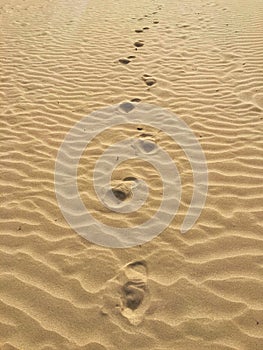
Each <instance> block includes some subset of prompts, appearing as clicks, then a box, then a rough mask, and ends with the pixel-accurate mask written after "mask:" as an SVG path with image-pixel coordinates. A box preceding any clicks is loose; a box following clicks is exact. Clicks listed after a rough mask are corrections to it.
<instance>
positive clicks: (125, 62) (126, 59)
mask: <svg viewBox="0 0 263 350" xmlns="http://www.w3.org/2000/svg"><path fill="white" fill-rule="evenodd" d="M134 58H136V56H134V55H131V56H128V57H127V58H120V59H119V62H120V63H122V64H129V63H130V62H131V60H132V59H134Z"/></svg>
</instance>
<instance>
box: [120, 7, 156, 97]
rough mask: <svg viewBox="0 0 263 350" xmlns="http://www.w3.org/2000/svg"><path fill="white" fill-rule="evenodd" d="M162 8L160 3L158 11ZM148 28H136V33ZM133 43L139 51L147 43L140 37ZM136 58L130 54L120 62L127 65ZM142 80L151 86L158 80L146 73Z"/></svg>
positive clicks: (154, 21) (146, 16)
mask: <svg viewBox="0 0 263 350" xmlns="http://www.w3.org/2000/svg"><path fill="white" fill-rule="evenodd" d="M161 9H162V5H159V6H158V11H159V10H161ZM158 11H154V12H152V13H151V14H150V15H148V14H147V15H144V17H141V18H138V21H142V20H143V19H144V18H149V17H151V16H152V15H156V14H157V13H158ZM133 19H136V18H135V17H133ZM158 23H159V21H158V20H153V21H152V24H154V25H157V24H158ZM148 30H150V27H147V26H145V27H143V28H141V29H135V33H138V34H142V33H144V32H145V31H148ZM133 45H134V47H135V51H138V49H139V48H141V47H143V46H144V45H145V43H144V40H142V39H138V40H137V41H135V42H134V44H133ZM135 58H136V56H134V55H130V56H128V57H126V58H120V59H119V63H121V64H124V65H127V64H129V63H130V62H131V61H132V60H133V59H135ZM142 80H143V81H144V83H145V84H146V85H147V86H149V87H150V86H153V85H155V84H156V82H157V81H156V79H155V78H153V77H152V76H150V75H148V74H144V75H143V76H142ZM135 100H136V101H133V102H140V99H135Z"/></svg>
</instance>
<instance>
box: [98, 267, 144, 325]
mask: <svg viewBox="0 0 263 350" xmlns="http://www.w3.org/2000/svg"><path fill="white" fill-rule="evenodd" d="M147 279H148V278H147V264H146V262H145V261H135V262H132V263H130V264H127V265H125V266H124V267H123V268H122V269H121V270H120V272H119V273H118V275H117V276H116V277H115V278H113V279H112V280H110V281H108V282H107V285H106V288H105V291H104V306H103V307H102V309H101V313H102V314H103V315H108V316H110V317H114V319H115V320H116V321H117V320H118V319H119V322H121V319H120V317H121V318H122V319H126V320H128V322H129V323H130V324H132V325H135V326H137V325H139V324H140V323H141V322H142V321H143V319H144V316H145V312H146V311H147V310H148V309H149V306H150V293H149V288H148V281H147Z"/></svg>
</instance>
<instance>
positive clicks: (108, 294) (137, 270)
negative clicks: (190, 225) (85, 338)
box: [101, 179, 150, 326]
mask: <svg viewBox="0 0 263 350" xmlns="http://www.w3.org/2000/svg"><path fill="white" fill-rule="evenodd" d="M126 180H127V181H128V179H126ZM147 275H148V272H147V264H146V262H145V261H135V262H132V263H130V264H127V265H125V266H124V267H123V268H122V269H121V270H120V272H119V273H118V275H117V276H116V277H115V278H113V279H112V280H110V281H108V282H107V286H106V288H105V291H104V306H103V308H102V309H101V313H102V315H108V316H109V317H113V318H114V319H115V320H116V321H117V320H119V322H121V320H122V319H126V320H127V321H128V322H129V323H130V324H132V325H135V326H137V325H139V324H140V323H141V322H142V321H143V319H144V316H145V313H146V311H147V310H148V309H149V307H150V293H149V287H148V277H147ZM117 322H118V321H117Z"/></svg>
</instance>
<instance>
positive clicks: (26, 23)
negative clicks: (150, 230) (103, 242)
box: [0, 0, 263, 350]
mask: <svg viewBox="0 0 263 350" xmlns="http://www.w3.org/2000/svg"><path fill="white" fill-rule="evenodd" d="M262 18H263V3H262V1H261V0H251V1H245V0H239V1H234V0H228V1H227V0H216V1H208V0H197V1H195V2H193V1H190V0H186V1H173V0H156V1H150V0H145V1H139V0H136V1H135V0H134V1H125V0H101V1H96V0H74V1H73V0H67V1H62V0H50V1H47V0H42V1H39V0H35V1H33V0H24V1H22V0H1V1H0V60H1V63H0V112H1V118H0V125H1V129H0V133H1V148H0V153H1V182H0V185H1V217H0V225H1V240H0V268H1V271H0V349H1V350H11V349H12V350H15V349H19V350H42V349H43V350H44V349H45V350H51V349H63V350H67V349H72V350H106V349H107V350H119V349H126V350H134V349H145V350H146V349H151V350H168V349H172V350H188V349H189V350H190V349H191V350H192V349H197V350H207V349H211V350H232V349H233V350H234V349H235V350H260V349H262V348H263V313H262V309H263V301H262V290H263V283H262V263H263V260H262V251H263V250H262V249H263V244H262V235H261V233H262V154H263V152H262V144H263V142H262V120H263V113H262V110H263V90H262V85H263V73H262V65H263V41H262V32H263V25H262ZM132 100H133V101H135V102H134V103H150V104H155V105H158V106H160V107H162V108H166V109H167V110H170V111H171V112H173V113H175V114H176V115H177V116H178V117H179V118H181V119H182V120H184V121H185V122H186V123H187V124H188V125H189V127H190V128H191V129H192V131H193V132H194V133H195V135H196V137H197V138H198V139H199V142H200V144H201V146H202V148H203V151H204V153H205V156H206V159H207V166H208V169H209V191H208V196H207V199H206V204H205V207H204V208H203V211H202V213H201V215H200V217H199V219H198V221H197V222H196V224H195V225H194V226H193V228H192V229H191V230H190V231H189V232H187V233H186V234H181V233H180V225H181V223H182V221H183V218H184V216H185V214H186V211H187V206H188V205H189V200H190V199H191V193H192V185H191V183H192V182H191V181H192V175H191V168H190V166H189V162H187V161H186V159H185V157H184V156H183V154H182V153H180V150H178V152H179V153H174V154H173V152H177V151H176V150H177V147H176V145H174V144H173V142H172V141H171V140H170V139H169V138H167V139H164V142H165V143H166V146H167V149H168V150H170V151H171V154H172V156H173V157H174V160H175V161H176V162H177V166H178V169H179V171H180V173H181V174H182V178H183V181H184V182H183V197H182V203H181V206H180V208H179V211H178V213H177V216H176V218H175V219H174V220H173V221H172V222H171V224H170V225H169V227H167V228H166V230H164V232H162V233H161V234H160V235H159V236H158V237H156V238H154V239H153V240H152V241H150V242H148V243H146V244H143V245H140V246H136V247H132V248H126V249H116V248H115V249H114V248H106V247H102V246H99V245H96V244H93V243H91V242H89V241H87V240H85V239H84V238H82V237H81V236H80V235H78V234H77V233H76V232H75V231H74V230H73V229H72V228H71V227H70V226H69V225H68V223H67V222H66V220H65V218H64V217H63V215H62V212H61V210H60V208H59V206H58V204H57V200H56V195H55V190H54V168H55V161H56V156H57V152H58V149H59V146H60V144H61V143H62V141H63V139H64V137H65V135H66V133H67V132H68V131H69V130H70V128H71V127H72V126H73V125H74V124H75V123H76V122H78V121H79V120H81V119H82V118H83V117H84V116H87V115H89V114H90V113H92V112H93V111H95V110H97V109H99V108H104V107H107V106H110V105H113V104H120V103H122V102H124V101H126V102H127V101H132ZM140 101H141V102H140ZM105 125H107V120H105ZM125 130H126V129H125V126H124V127H123V130H112V131H109V134H104V135H101V137H99V138H98V139H97V140H94V143H93V144H92V145H91V146H90V148H87V150H86V151H85V152H84V154H83V158H82V159H81V162H80V166H79V174H78V175H79V189H80V193H81V196H82V198H83V201H84V202H85V203H87V205H88V204H90V203H93V204H92V206H93V211H94V215H95V216H97V218H98V220H99V219H101V220H104V221H105V223H107V224H112V225H113V226H118V225H124V226H125V225H127V226H129V225H134V224H136V223H138V222H139V223H140V222H141V220H144V219H146V218H147V217H149V216H151V215H152V214H153V213H154V211H155V210H156V208H158V205H159V201H160V196H159V194H158V193H159V192H158V191H159V189H160V186H161V184H160V179H159V178H158V176H157V175H156V174H155V173H154V169H152V168H151V167H149V166H146V165H144V164H140V163H138V164H135V165H134V164H129V162H127V163H125V165H124V166H123V167H122V168H121V169H119V173H118V172H116V174H115V175H116V179H115V178H114V179H115V180H116V181H117V180H118V179H119V178H120V176H121V177H122V178H123V177H124V176H129V177H130V176H134V177H137V176H146V177H147V179H148V185H149V189H150V198H149V202H148V205H145V206H144V207H143V208H142V209H141V215H139V216H138V215H137V216H135V217H129V220H125V219H123V216H122V218H121V219H120V218H118V216H117V215H115V214H113V213H110V212H109V211H107V210H105V209H104V208H103V207H102V205H101V203H99V201H97V200H96V196H95V193H94V191H93V190H92V188H91V186H92V183H90V176H89V174H90V173H89V171H91V170H90V169H91V168H92V164H93V165H94V162H95V159H96V156H98V155H99V154H101V153H102V152H103V151H104V148H106V147H107V145H108V144H109V143H110V142H111V141H112V140H113V139H114V137H115V136H116V133H117V132H123V133H124V134H125V132H129V130H128V131H127V130H126V131H125ZM148 132H149V130H148ZM120 174H121V175H120ZM145 174H147V175H145ZM115 175H114V176H115ZM86 182H88V185H86ZM87 189H88V191H87ZM125 190H127V191H129V188H128V189H127V188H126V187H125ZM122 215H124V214H122Z"/></svg>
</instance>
